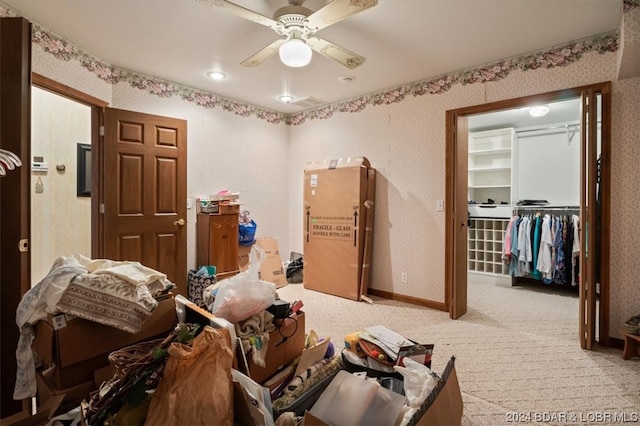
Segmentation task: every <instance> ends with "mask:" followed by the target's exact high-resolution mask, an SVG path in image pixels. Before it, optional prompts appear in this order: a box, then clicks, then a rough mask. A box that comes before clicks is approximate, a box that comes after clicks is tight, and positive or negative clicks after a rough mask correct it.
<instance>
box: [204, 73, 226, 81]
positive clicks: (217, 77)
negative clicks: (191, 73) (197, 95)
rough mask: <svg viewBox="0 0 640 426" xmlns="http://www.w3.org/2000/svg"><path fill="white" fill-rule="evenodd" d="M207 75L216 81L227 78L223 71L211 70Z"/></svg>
mask: <svg viewBox="0 0 640 426" xmlns="http://www.w3.org/2000/svg"><path fill="white" fill-rule="evenodd" d="M207 75H208V76H209V77H210V78H212V79H214V80H216V81H220V80H224V79H225V78H227V75H226V74H225V73H223V72H221V71H209V72H208V73H207Z"/></svg>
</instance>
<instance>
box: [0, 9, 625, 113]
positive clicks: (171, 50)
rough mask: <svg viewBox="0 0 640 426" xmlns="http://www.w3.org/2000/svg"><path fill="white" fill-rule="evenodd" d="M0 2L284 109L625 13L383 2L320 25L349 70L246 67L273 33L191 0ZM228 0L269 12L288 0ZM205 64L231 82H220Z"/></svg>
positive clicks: (127, 57)
mask: <svg viewBox="0 0 640 426" xmlns="http://www.w3.org/2000/svg"><path fill="white" fill-rule="evenodd" d="M0 2H2V3H4V4H5V5H6V6H9V7H10V8H12V9H14V10H16V11H17V12H18V13H19V14H21V15H22V16H25V17H26V18H28V19H30V20H32V21H33V22H35V23H38V24H40V25H43V26H44V27H46V28H48V29H50V30H52V31H54V32H55V33H57V34H58V35H60V36H62V37H64V38H65V39H67V40H69V41H71V42H73V43H74V44H75V45H77V46H78V47H79V48H81V49H82V50H84V51H85V52H87V53H90V54H92V55H95V56H96V57H98V58H100V59H101V60H103V61H104V62H106V63H108V64H111V65H115V66H118V67H122V68H126V69H129V70H132V71H136V72H139V73H143V74H147V75H150V76H155V77H159V78H162V79H165V80H168V81H171V82H175V83H179V84H182V85H185V86H189V87H193V88H196V89H200V90H204V91H207V92H211V93H215V94H217V95H220V96H223V97H226V98H230V99H234V100H238V101H242V102H247V103H250V104H252V105H256V106H260V107H264V108H268V109H272V110H276V111H280V112H284V113H292V112H298V111H300V110H302V108H300V107H297V106H295V105H291V104H284V103H282V102H280V101H278V99H277V97H278V96H279V95H281V94H283V93H285V92H287V91H288V92H289V93H290V94H291V95H293V96H294V97H295V98H296V99H301V98H305V97H314V98H317V99H320V100H322V101H324V102H326V103H333V102H337V101H341V100H345V99H349V98H353V97H357V96H360V95H364V94H368V93H373V92H377V91H380V90H384V89H387V88H391V87H395V86H398V85H401V84H405V83H410V82H413V81H418V80H424V79H428V78H430V77H436V76H438V75H441V74H444V73H447V72H452V71H456V70H461V69H465V68H469V67H473V66H476V65H482V64H486V63H489V62H492V61H495V60H498V59H503V58H507V57H511V56H516V55H520V54H525V53H529V52H532V51H535V50H538V49H543V48H548V47H551V46H554V45H558V44H562V43H566V42H569V41H572V40H577V39H581V38H585V37H589V36H593V35H597V34H602V33H607V32H610V31H614V30H616V29H618V26H619V23H620V18H621V13H622V0H379V3H378V5H377V6H375V7H373V8H371V9H368V10H365V11H363V12H361V13H359V14H356V15H353V16H351V17H349V18H347V19H345V20H343V21H341V22H338V23H336V24H334V25H331V26H329V27H327V28H325V29H323V30H321V31H319V32H318V36H320V37H322V38H324V39H326V40H328V41H331V42H333V43H336V44H338V45H340V46H342V47H344V48H346V49H349V50H351V51H354V52H356V53H358V54H360V55H363V56H364V57H366V61H365V63H364V64H363V65H361V66H360V67H358V68H356V69H353V70H350V69H348V68H346V67H344V66H342V65H340V64H338V63H337V62H335V61H333V60H330V59H328V58H326V57H324V56H321V55H319V54H317V53H314V55H313V59H312V61H311V64H310V65H309V66H307V67H304V68H298V69H294V68H288V67H286V66H284V65H283V64H282V63H280V61H279V59H278V57H277V55H275V56H273V57H271V58H269V59H267V60H266V61H265V62H264V63H262V64H261V65H260V66H258V67H256V68H247V67H243V66H241V65H240V63H241V62H242V61H243V60H244V59H246V58H247V57H249V56H251V55H253V54H254V53H256V52H257V51H259V50H260V49H262V48H263V47H265V46H267V45H268V44H270V43H271V42H273V41H275V40H277V39H278V38H279V36H278V35H277V34H276V33H275V32H273V31H272V30H271V29H269V28H267V27H264V26H261V25H259V24H257V23H255V22H250V21H247V20H243V19H240V18H238V17H237V16H235V15H233V14H231V13H229V12H228V11H226V10H224V9H223V8H218V7H213V6H209V5H206V4H202V3H199V2H197V1H195V0H46V1H45V0H0ZM235 3H237V4H239V5H241V6H243V7H245V8H248V9H251V10H254V11H256V12H258V13H261V14H263V15H265V16H269V17H271V16H272V15H273V12H274V11H275V10H276V9H278V8H279V7H282V6H285V5H286V4H287V0H237V1H235ZM327 3H328V1H326V0H307V1H306V2H305V4H304V5H305V6H306V7H308V8H310V9H312V10H317V9H319V8H321V7H322V6H323V5H325V4H327ZM211 70H220V71H223V72H225V73H226V74H227V75H228V78H227V79H226V80H223V81H220V82H215V81H213V80H211V79H209V78H208V77H207V75H206V73H207V72H208V71H211ZM343 76H352V77H354V81H353V82H351V83H342V82H340V81H339V79H340V77H343Z"/></svg>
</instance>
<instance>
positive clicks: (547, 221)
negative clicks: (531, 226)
mask: <svg viewBox="0 0 640 426" xmlns="http://www.w3.org/2000/svg"><path fill="white" fill-rule="evenodd" d="M552 244H553V241H552V240H551V215H548V214H545V215H544V218H543V219H542V224H541V225H540V251H539V253H538V263H537V264H536V270H537V271H538V272H540V273H541V274H542V279H545V280H546V279H549V280H550V279H551V275H552V274H551V245H552Z"/></svg>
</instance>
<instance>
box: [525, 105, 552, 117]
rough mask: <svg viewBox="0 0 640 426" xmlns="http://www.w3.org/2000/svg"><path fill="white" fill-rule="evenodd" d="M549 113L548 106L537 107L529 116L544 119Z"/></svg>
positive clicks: (530, 110)
mask: <svg viewBox="0 0 640 426" xmlns="http://www.w3.org/2000/svg"><path fill="white" fill-rule="evenodd" d="M548 113H549V107H548V106H547V105H536V106H533V107H531V108H530V109H529V115H531V116H532V117H544V116H545V115H547V114H548Z"/></svg>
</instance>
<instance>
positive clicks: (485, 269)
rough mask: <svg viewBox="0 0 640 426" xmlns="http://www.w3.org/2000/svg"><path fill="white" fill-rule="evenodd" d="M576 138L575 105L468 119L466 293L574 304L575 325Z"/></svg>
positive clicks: (552, 105) (578, 128) (578, 169)
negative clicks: (549, 297)
mask: <svg viewBox="0 0 640 426" xmlns="http://www.w3.org/2000/svg"><path fill="white" fill-rule="evenodd" d="M598 102H600V98H599V97H598ZM534 107H535V108H534ZM580 131H581V100H580V98H576V99H571V100H562V101H557V102H553V103H547V104H543V105H532V106H528V107H523V108H516V109H511V110H503V111H498V112H490V113H484V114H477V115H472V116H469V117H468V150H467V152H468V163H467V168H468V224H467V225H468V227H467V228H468V240H467V271H468V278H467V279H468V283H469V284H468V285H469V286H470V287H471V286H482V285H498V286H501V287H504V290H505V291H512V290H514V289H515V290H520V291H521V294H522V297H523V298H526V297H527V293H528V292H545V291H546V292H549V293H553V294H558V295H560V296H562V297H567V298H574V299H575V301H576V302H575V304H576V310H575V318H576V319H577V318H578V314H579V312H578V308H577V304H578V301H577V300H578V296H579V292H578V288H579V285H578V284H579V279H580V276H579V270H580V268H579V249H580V243H579V241H580V240H579V239H580V237H581V235H582V232H581V228H580V199H581V194H580V190H581V184H580V182H581V166H580V165H581V141H580ZM599 134H600V132H598V135H599ZM599 142H600V138H599V136H598V147H600V143H599ZM599 151H600V148H599V149H598V152H599ZM596 255H597V253H596ZM470 294H471V293H470ZM469 304H470V305H473V300H472V298H470V299H469ZM558 309H566V304H563V305H562V307H560V305H559V308H558Z"/></svg>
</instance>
